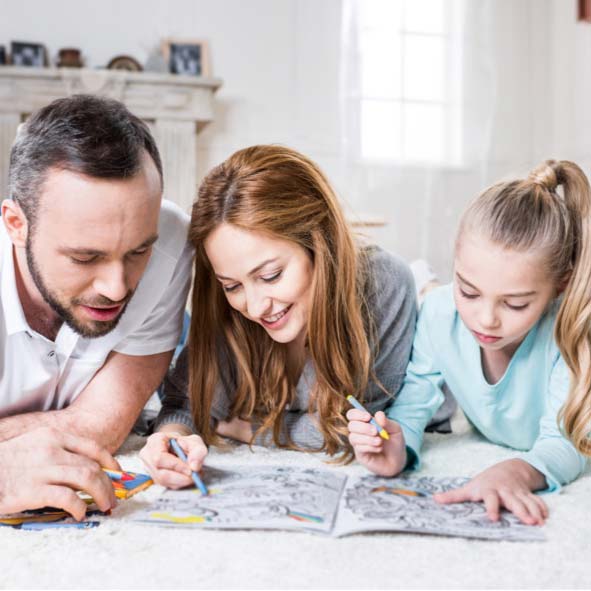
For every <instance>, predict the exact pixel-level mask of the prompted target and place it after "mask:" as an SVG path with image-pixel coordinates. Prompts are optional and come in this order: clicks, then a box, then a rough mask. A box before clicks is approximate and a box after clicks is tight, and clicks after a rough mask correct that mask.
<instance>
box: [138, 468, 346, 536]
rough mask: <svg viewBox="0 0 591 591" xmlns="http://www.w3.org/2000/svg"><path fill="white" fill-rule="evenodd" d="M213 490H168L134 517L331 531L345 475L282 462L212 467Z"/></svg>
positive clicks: (208, 471) (207, 472)
mask: <svg viewBox="0 0 591 591" xmlns="http://www.w3.org/2000/svg"><path fill="white" fill-rule="evenodd" d="M203 479H204V482H205V483H206V484H207V487H208V488H209V493H210V494H209V495H208V496H202V495H201V493H200V492H199V491H198V490H196V489H185V490H180V491H173V490H168V491H166V492H165V493H163V494H162V496H160V497H159V498H158V499H157V500H156V501H155V502H154V503H152V504H151V505H150V507H149V508H148V509H145V510H143V511H141V512H140V513H139V514H138V515H137V516H136V517H134V521H143V522H148V523H156V524H161V525H175V526H188V527H199V528H204V527H205V528H232V529H237V528H244V529H303V530H307V531H316V532H321V533H330V532H331V531H332V528H333V525H334V519H335V516H336V511H337V508H338V505H339V499H340V496H341V493H342V490H343V488H344V485H345V481H346V477H345V476H342V475H340V474H336V473H334V472H331V471H328V470H322V469H314V468H311V469H306V468H295V467H282V466H243V465H242V466H229V467H224V469H220V468H211V467H207V468H205V469H204V471H203Z"/></svg>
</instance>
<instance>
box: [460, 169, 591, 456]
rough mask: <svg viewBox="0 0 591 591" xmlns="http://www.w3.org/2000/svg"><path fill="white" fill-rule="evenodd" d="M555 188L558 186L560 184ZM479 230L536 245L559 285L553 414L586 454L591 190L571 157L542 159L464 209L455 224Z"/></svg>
mask: <svg viewBox="0 0 591 591" xmlns="http://www.w3.org/2000/svg"><path fill="white" fill-rule="evenodd" d="M559 187H560V188H561V191H560V192H559V191H558V188H559ZM467 230H470V231H474V230H475V231H477V232H479V233H481V234H483V235H485V236H487V237H488V238H489V239H490V240H491V241H492V242H495V243H497V244H499V245H502V246H503V247H506V248H510V249H513V250H521V251H530V250H536V251H538V252H539V253H540V255H541V256H542V258H543V260H544V263H545V264H546V265H547V269H548V271H549V273H550V276H551V278H552V280H553V281H554V282H555V285H556V286H557V292H559V291H561V290H562V289H563V288H564V296H563V299H562V302H561V305H560V308H559V311H558V315H557V318H556V326H555V330H554V334H555V338H556V343H557V345H558V347H559V349H560V352H561V354H562V356H563V358H564V360H565V362H566V364H567V365H568V367H569V369H570V374H571V376H570V377H571V379H570V388H569V393H568V398H567V401H566V403H565V404H564V406H563V407H562V409H561V411H560V414H559V417H558V420H559V422H560V423H562V428H563V429H564V432H565V434H566V435H567V436H568V437H569V438H570V439H571V441H572V442H573V444H574V445H575V446H576V448H577V449H578V450H579V451H581V452H582V453H584V454H586V455H591V190H590V187H589V181H588V180H587V177H586V176H585V174H584V173H583V171H582V170H581V169H580V168H579V167H578V166H577V165H576V164H574V163H573V162H569V161H566V160H560V161H555V160H547V161H546V162H544V163H543V164H541V165H540V166H539V167H537V168H536V169H534V170H533V171H532V172H531V173H530V174H529V176H528V178H527V179H524V180H514V181H510V182H501V183H497V184H495V185H493V186H492V187H490V188H489V189H487V190H486V191H485V192H484V193H482V194H481V195H480V196H479V197H478V198H477V199H476V200H475V201H473V202H472V204H471V205H470V206H469V207H468V209H467V210H466V212H465V213H464V215H463V217H462V220H461V222H460V230H459V232H458V238H457V240H458V241H459V240H460V238H461V236H462V235H463V234H464V232H465V231H467Z"/></svg>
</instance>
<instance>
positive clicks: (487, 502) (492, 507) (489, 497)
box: [482, 490, 501, 521]
mask: <svg viewBox="0 0 591 591" xmlns="http://www.w3.org/2000/svg"><path fill="white" fill-rule="evenodd" d="M482 500H483V501H484V506H485V508H486V514H487V515H488V518H489V519H490V520H491V521H498V520H499V517H500V514H501V501H500V499H499V495H498V494H497V492H496V491H495V490H490V491H487V492H486V493H484V495H483V496H482Z"/></svg>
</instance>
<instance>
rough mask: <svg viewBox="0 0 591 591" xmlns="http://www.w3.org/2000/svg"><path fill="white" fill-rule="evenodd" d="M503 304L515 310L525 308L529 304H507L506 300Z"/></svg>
mask: <svg viewBox="0 0 591 591" xmlns="http://www.w3.org/2000/svg"><path fill="white" fill-rule="evenodd" d="M505 305H506V306H507V308H510V309H511V310H515V311H516V312H519V311H521V310H525V309H526V308H527V307H528V306H529V304H520V305H519V306H515V305H512V304H509V303H507V302H505Z"/></svg>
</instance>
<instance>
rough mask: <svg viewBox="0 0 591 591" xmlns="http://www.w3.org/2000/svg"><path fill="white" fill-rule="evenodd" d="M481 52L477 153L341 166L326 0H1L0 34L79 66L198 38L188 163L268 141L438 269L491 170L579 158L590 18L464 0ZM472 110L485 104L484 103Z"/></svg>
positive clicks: (590, 147) (537, 2) (336, 48)
mask: <svg viewBox="0 0 591 591" xmlns="http://www.w3.org/2000/svg"><path fill="white" fill-rule="evenodd" d="M469 5H470V6H471V9H472V10H480V11H481V12H482V14H483V15H485V16H486V18H485V17H484V16H478V18H482V19H483V20H482V22H483V26H482V27H481V28H480V29H478V30H477V35H478V36H482V38H483V39H484V42H485V43H486V44H487V46H488V50H490V56H492V57H490V59H491V63H490V71H488V70H483V71H482V72H480V74H479V75H480V76H481V77H482V80H483V83H484V88H483V89H482V92H481V98H482V100H483V104H484V103H487V101H490V102H489V103H487V105H486V106H487V107H490V108H489V111H488V112H489V116H490V118H488V119H486V120H479V118H478V117H475V118H474V119H473V120H470V121H468V125H469V129H470V130H473V129H474V128H475V126H476V127H478V128H479V129H480V127H481V128H482V129H480V132H481V134H482V135H483V136H484V137H486V139H487V141H486V142H485V143H486V154H484V155H483V157H482V159H477V160H475V162H477V164H474V165H472V166H467V167H466V168H463V169H454V170H449V169H448V170H425V169H420V168H415V169H412V170H404V171H397V170H385V171H384V170H370V171H367V170H366V171H362V172H360V171H359V170H352V169H351V168H350V163H348V162H347V161H346V160H345V159H343V157H342V139H341V134H340V132H341V122H340V114H341V110H340V108H341V104H340V98H339V96H340V95H339V80H340V78H339V74H340V71H339V68H340V34H341V2H340V1H339V0H171V2H162V1H156V0H125V1H124V2H122V1H120V0H119V1H116V0H102V1H101V2H80V1H74V0H51V2H39V1H35V0H20V1H19V2H18V3H15V2H14V0H0V15H1V16H0V44H5V45H7V44H8V43H9V42H10V41H11V40H30V41H36V42H42V43H44V44H45V45H46V46H47V47H48V49H49V51H50V54H51V55H52V56H53V57H55V55H56V54H57V50H58V49H59V48H60V47H67V46H74V47H79V48H81V49H82V50H83V52H84V55H85V57H86V61H87V65H89V66H91V67H95V66H103V65H105V64H106V63H107V62H108V61H109V60H110V59H111V58H112V57H113V56H115V55H117V54H130V55H132V56H134V57H135V58H136V59H138V60H139V61H140V62H142V63H143V62H145V60H146V59H147V56H148V53H149V52H150V51H151V50H153V49H154V48H155V47H157V46H158V45H159V43H160V40H161V39H163V38H166V37H179V38H188V39H204V40H206V41H208V42H209V45H210V55H211V62H212V63H211V65H212V73H213V75H215V76H216V77H219V78H222V79H223V81H224V85H223V87H222V88H221V89H220V91H219V92H218V94H217V99H218V100H217V108H216V121H215V122H214V123H213V124H211V125H210V126H209V127H208V128H206V129H205V130H204V131H203V132H202V134H201V135H200V137H199V142H198V158H199V175H200V176H203V174H204V173H205V172H206V171H207V170H208V169H209V168H210V167H211V166H213V165H214V164H216V163H218V162H220V161H222V160H223V159H224V158H226V157H227V156H228V155H229V154H231V153H232V152H233V151H235V150H236V149H238V148H241V147H244V146H247V145H251V144H254V143H267V142H277V143H283V144H286V145H290V146H292V147H294V148H297V149H299V150H301V151H303V152H305V153H307V154H308V155H309V156H311V157H312V158H313V159H314V160H316V161H317V162H318V163H319V164H320V165H321V166H322V167H323V168H324V169H325V171H326V172H327V174H328V176H329V177H330V178H331V180H332V181H333V182H334V184H335V185H336V187H337V190H338V191H339V193H340V195H341V197H342V198H343V200H344V201H345V202H347V203H348V204H349V207H350V209H353V210H355V211H357V212H361V213H364V214H374V215H379V216H383V217H385V218H386V219H388V220H389V224H388V226H387V227H386V228H384V229H383V230H379V231H375V232H373V235H374V236H375V237H376V238H377V239H378V241H379V242H380V243H382V244H383V245H384V246H385V247H387V248H389V249H391V250H394V251H397V252H399V253H400V254H402V255H403V256H404V257H405V258H408V259H411V258H415V257H417V256H423V257H426V258H428V259H430V260H431V261H432V262H433V264H434V266H435V268H436V270H438V271H439V273H440V274H441V275H442V276H443V277H444V278H447V277H449V272H450V266H451V244H452V241H453V232H454V228H455V224H456V222H457V219H458V216H459V213H460V211H461V209H462V208H463V206H464V204H465V203H466V202H467V200H468V199H469V198H471V197H472V196H473V195H474V194H475V193H476V192H478V191H479V190H480V189H481V188H483V187H484V185H485V184H488V183H490V182H492V181H494V180H496V179H497V178H499V177H503V176H506V175H509V174H516V173H523V172H525V171H527V169H528V168H530V167H531V166H533V165H534V164H535V163H537V162H538V161H540V160H542V159H544V158H547V157H557V158H572V159H575V160H577V161H578V162H580V163H581V164H582V165H584V167H585V168H586V170H587V171H589V165H590V164H591V133H589V131H590V130H591V110H590V109H589V108H588V105H589V104H590V101H591V67H589V64H590V63H591V60H590V58H591V25H590V24H578V23H576V21H575V7H576V2H575V0H568V1H567V0H469ZM483 112H485V110H484V109H483Z"/></svg>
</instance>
